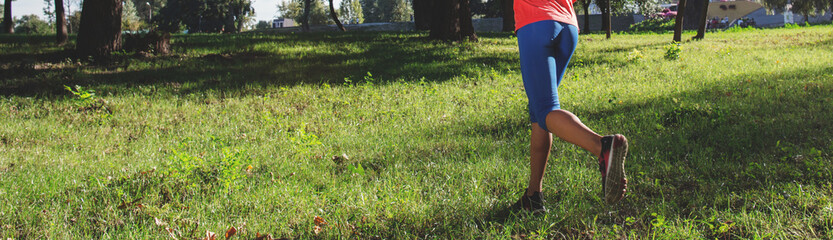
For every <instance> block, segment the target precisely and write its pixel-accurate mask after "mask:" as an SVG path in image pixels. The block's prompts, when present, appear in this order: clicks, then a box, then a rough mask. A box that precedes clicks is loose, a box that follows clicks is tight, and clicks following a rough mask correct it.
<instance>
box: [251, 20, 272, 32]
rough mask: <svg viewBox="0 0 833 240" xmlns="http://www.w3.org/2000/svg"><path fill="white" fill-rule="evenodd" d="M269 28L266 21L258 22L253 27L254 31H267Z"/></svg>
mask: <svg viewBox="0 0 833 240" xmlns="http://www.w3.org/2000/svg"><path fill="white" fill-rule="evenodd" d="M271 27H272V25H270V24H269V22H267V21H258V22H257V25H255V29H257V30H263V29H269V28H271Z"/></svg>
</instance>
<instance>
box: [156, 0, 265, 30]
mask: <svg viewBox="0 0 833 240" xmlns="http://www.w3.org/2000/svg"><path fill="white" fill-rule="evenodd" d="M252 14H254V9H252V7H251V0H168V1H167V3H166V5H165V7H163V8H162V9H160V10H159V14H158V15H157V16H154V17H153V18H154V23H157V24H158V25H159V28H160V29H161V30H163V31H171V32H176V31H180V29H182V28H183V27H184V28H186V29H187V30H188V32H192V33H193V32H238V31H240V30H242V29H243V28H244V25H245V24H246V23H248V22H249V21H250V20H251V15H252Z"/></svg>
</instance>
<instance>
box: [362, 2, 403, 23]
mask: <svg viewBox="0 0 833 240" xmlns="http://www.w3.org/2000/svg"><path fill="white" fill-rule="evenodd" d="M361 3H362V11H363V14H364V17H365V21H366V22H406V21H410V20H411V7H410V6H408V2H407V1H406V0H361Z"/></svg>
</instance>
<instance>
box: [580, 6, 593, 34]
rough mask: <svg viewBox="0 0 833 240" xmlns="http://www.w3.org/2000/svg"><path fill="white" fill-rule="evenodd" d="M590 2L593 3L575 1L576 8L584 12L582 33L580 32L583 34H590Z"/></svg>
mask: <svg viewBox="0 0 833 240" xmlns="http://www.w3.org/2000/svg"><path fill="white" fill-rule="evenodd" d="M592 2H593V0H577V1H576V3H578V6H579V7H581V9H582V10H584V29H582V30H584V31H582V32H585V33H589V32H590V3H592Z"/></svg>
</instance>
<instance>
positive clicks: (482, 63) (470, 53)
mask: <svg viewBox="0 0 833 240" xmlns="http://www.w3.org/2000/svg"><path fill="white" fill-rule="evenodd" d="M16 40H18V41H22V39H16ZM173 42H174V45H173V48H174V49H179V51H180V53H186V54H180V55H173V56H165V57H153V58H136V57H132V56H128V55H117V56H116V57H115V61H114V62H113V63H112V64H110V65H108V66H104V67H88V66H85V67H76V66H64V67H62V68H58V69H43V70H38V71H36V72H32V71H29V70H36V69H34V68H33V67H32V66H31V65H15V66H17V67H19V68H20V70H26V71H20V72H23V74H19V75H17V74H13V75H5V76H1V77H0V84H1V85H0V94H3V95H7V96H8V95H19V96H31V95H45V96H52V95H57V94H63V92H62V86H63V85H75V84H78V85H82V86H85V87H87V88H91V89H96V90H99V91H100V92H101V91H102V90H104V91H105V92H109V93H113V94H119V93H123V92H122V91H135V89H132V88H135V87H143V86H144V87H154V88H158V89H164V88H167V86H171V85H175V86H178V87H177V89H172V90H174V91H175V92H177V93H180V94H189V93H199V92H204V91H217V92H224V93H229V94H232V95H237V94H244V95H245V94H250V93H251V92H250V91H257V90H262V89H264V88H269V87H282V86H293V85H299V84H322V83H327V84H341V83H344V82H346V81H345V79H349V80H350V81H352V82H353V83H357V82H362V81H372V82H374V83H377V84H378V83H386V82H394V81H420V80H424V81H428V82H430V81H438V82H442V81H447V80H450V79H453V78H455V77H457V76H461V75H469V76H470V75H476V74H478V72H479V69H484V68H485V69H489V68H493V69H498V70H500V68H501V67H502V66H503V65H504V64H506V60H502V59H501V58H495V57H490V56H480V55H477V52H476V49H477V48H478V47H479V45H477V43H462V44H448V43H443V42H433V41H428V40H425V39H424V38H423V37H422V36H420V35H419V34H417V33H401V34H397V33H390V34H376V33H348V34H289V35H264V34H259V35H250V34H239V35H194V36H191V35H186V36H177V37H176V38H174V40H173ZM212 46H214V47H217V48H215V49H212V48H211V47H212ZM189 51H190V52H189ZM65 55H66V54H65V53H55V52H47V53H42V54H33V55H30V54H26V55H25V56H23V55H21V56H18V55H15V54H11V55H2V54H0V58H2V59H10V58H11V59H18V58H20V57H25V59H31V61H33V62H40V63H44V62H45V63H58V61H60V60H62V59H64V58H65ZM460 58H467V59H470V60H466V61H461V60H460ZM16 62H19V60H8V62H7V63H8V64H6V65H9V66H11V65H14V64H15V63H16ZM81 69H84V70H85V71H81ZM503 70H504V71H505V69H503ZM67 72H71V74H69V75H70V76H69V77H56V76H58V75H61V74H64V75H66V73H67ZM368 73H369V74H368Z"/></svg>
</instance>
